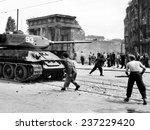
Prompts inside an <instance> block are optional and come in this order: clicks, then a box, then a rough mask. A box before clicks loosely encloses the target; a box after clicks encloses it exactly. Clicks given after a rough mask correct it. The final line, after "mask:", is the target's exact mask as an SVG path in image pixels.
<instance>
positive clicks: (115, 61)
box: [80, 51, 150, 69]
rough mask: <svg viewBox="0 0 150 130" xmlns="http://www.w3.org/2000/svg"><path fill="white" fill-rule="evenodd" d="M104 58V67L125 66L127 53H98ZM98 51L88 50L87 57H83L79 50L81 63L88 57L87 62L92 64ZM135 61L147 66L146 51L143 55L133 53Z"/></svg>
mask: <svg viewBox="0 0 150 130" xmlns="http://www.w3.org/2000/svg"><path fill="white" fill-rule="evenodd" d="M100 54H101V55H103V57H104V58H105V62H104V65H103V66H104V67H112V66H116V67H117V68H121V69H122V68H125V67H126V64H127V63H128V62H129V55H130V54H125V53H119V52H118V53H116V54H115V53H114V52H112V53H106V52H103V53H100ZM98 55H99V52H97V55H95V53H92V52H90V53H89V56H88V57H85V55H84V52H83V51H81V55H80V60H81V64H82V65H84V64H85V59H86V58H88V64H89V65H92V64H95V61H96V59H97V58H98ZM134 55H135V57H136V60H137V61H140V62H141V63H142V64H143V65H145V67H150V66H149V63H148V61H149V55H148V54H147V53H144V54H143V55H140V54H139V53H135V54H134Z"/></svg>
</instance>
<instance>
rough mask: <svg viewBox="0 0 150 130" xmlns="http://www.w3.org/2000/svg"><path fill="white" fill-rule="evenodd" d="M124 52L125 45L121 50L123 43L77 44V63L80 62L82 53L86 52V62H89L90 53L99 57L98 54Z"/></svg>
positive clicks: (96, 42) (94, 42)
mask: <svg viewBox="0 0 150 130" xmlns="http://www.w3.org/2000/svg"><path fill="white" fill-rule="evenodd" d="M121 50H122V52H123V53H124V45H123V46H122V49H121V43H120V42H111V41H93V42H92V43H82V44H81V43H80V44H75V52H76V54H77V57H76V60H77V62H80V54H81V51H83V52H84V54H85V57H86V58H85V60H86V62H88V56H89V53H90V52H92V53H94V54H95V56H96V55H97V52H100V53H103V52H106V53H112V52H115V54H116V53H117V52H121Z"/></svg>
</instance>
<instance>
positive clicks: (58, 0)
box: [0, 0, 63, 13]
mask: <svg viewBox="0 0 150 130" xmlns="http://www.w3.org/2000/svg"><path fill="white" fill-rule="evenodd" d="M4 1H5V0H4ZM60 1H63V0H55V1H50V2H46V3H41V4H37V5H32V6H27V7H22V8H18V9H19V10H23V9H27V8H34V7H38V6H43V5H48V4H51V3H56V2H60ZM12 11H16V9H11V10H7V11H3V12H0V13H7V12H12Z"/></svg>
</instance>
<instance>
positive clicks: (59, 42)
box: [49, 40, 92, 45]
mask: <svg viewBox="0 0 150 130" xmlns="http://www.w3.org/2000/svg"><path fill="white" fill-rule="evenodd" d="M71 43H92V42H91V41H51V40H49V45H53V44H71Z"/></svg>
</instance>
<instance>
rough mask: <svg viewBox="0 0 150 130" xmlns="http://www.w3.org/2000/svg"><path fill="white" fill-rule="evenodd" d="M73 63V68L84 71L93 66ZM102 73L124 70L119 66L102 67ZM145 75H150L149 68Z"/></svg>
mask: <svg viewBox="0 0 150 130" xmlns="http://www.w3.org/2000/svg"><path fill="white" fill-rule="evenodd" d="M73 62H74V63H75V66H76V68H77V69H85V70H91V69H92V68H93V66H94V65H88V64H84V65H82V64H81V63H77V62H76V61H73ZM103 70H104V71H123V72H125V69H124V68H123V69H121V66H119V67H118V68H117V67H116V66H112V67H107V66H104V67H103ZM145 73H150V68H146V71H145Z"/></svg>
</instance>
